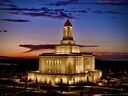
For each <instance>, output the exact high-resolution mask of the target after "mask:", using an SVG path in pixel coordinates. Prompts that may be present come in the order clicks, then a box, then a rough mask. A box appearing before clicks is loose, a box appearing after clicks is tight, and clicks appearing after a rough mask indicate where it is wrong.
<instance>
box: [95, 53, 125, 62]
mask: <svg viewBox="0 0 128 96" xmlns="http://www.w3.org/2000/svg"><path fill="white" fill-rule="evenodd" d="M94 54H95V55H96V57H97V58H100V59H103V60H123V61H125V60H128V53H125V52H95V53H94Z"/></svg>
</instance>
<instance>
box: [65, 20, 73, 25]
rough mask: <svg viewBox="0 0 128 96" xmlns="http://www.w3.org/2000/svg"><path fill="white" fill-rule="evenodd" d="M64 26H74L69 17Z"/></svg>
mask: <svg viewBox="0 0 128 96" xmlns="http://www.w3.org/2000/svg"><path fill="white" fill-rule="evenodd" d="M64 26H72V24H71V22H70V20H69V19H67V21H66V22H65V23H64Z"/></svg>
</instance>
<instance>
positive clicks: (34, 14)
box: [0, 0, 128, 60]
mask: <svg viewBox="0 0 128 96" xmlns="http://www.w3.org/2000/svg"><path fill="white" fill-rule="evenodd" d="M127 9H128V0H0V42H1V43H0V56H9V57H25V56H28V57H29V56H38V55H39V54H41V53H43V52H51V51H52V50H53V49H54V48H55V45H56V44H59V43H60V40H62V36H63V25H64V22H65V21H66V19H67V18H69V19H70V21H71V22H72V25H73V37H74V40H75V41H76V42H77V44H79V45H85V46H86V47H84V48H82V50H83V51H85V52H93V53H94V54H96V55H97V56H99V57H100V58H104V59H120V60H128V44H127V38H128V32H127V31H128V19H127V17H128V10H127ZM93 45H96V46H93ZM88 46H90V47H88Z"/></svg>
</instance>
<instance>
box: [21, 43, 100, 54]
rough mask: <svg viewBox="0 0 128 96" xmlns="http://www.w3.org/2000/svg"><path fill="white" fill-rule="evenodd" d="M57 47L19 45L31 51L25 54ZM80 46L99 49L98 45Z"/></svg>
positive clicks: (51, 45) (52, 45)
mask: <svg viewBox="0 0 128 96" xmlns="http://www.w3.org/2000/svg"><path fill="white" fill-rule="evenodd" d="M57 45H58V44H45V45H30V44H26V45H19V46H20V47H24V48H28V49H30V50H28V51H25V52H24V53H28V52H32V51H38V50H42V49H55V46H57ZM78 46H80V47H98V46H97V45H89V46H85V45H78Z"/></svg>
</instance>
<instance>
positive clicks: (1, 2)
mask: <svg viewBox="0 0 128 96" xmlns="http://www.w3.org/2000/svg"><path fill="white" fill-rule="evenodd" d="M0 6H1V7H11V8H13V7H17V6H16V5H15V4H14V2H13V1H12V0H0Z"/></svg>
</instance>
